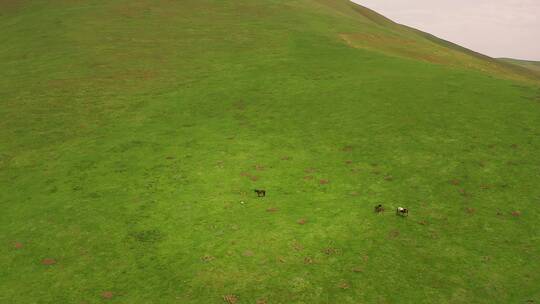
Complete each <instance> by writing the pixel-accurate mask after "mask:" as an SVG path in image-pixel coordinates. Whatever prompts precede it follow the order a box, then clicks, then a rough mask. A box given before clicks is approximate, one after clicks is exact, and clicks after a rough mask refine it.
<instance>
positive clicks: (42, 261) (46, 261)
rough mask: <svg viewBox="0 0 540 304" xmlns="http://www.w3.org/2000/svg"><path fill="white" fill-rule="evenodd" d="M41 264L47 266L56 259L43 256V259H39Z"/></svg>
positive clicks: (54, 262) (52, 263)
mask: <svg viewBox="0 0 540 304" xmlns="http://www.w3.org/2000/svg"><path fill="white" fill-rule="evenodd" d="M41 264H43V265H47V266H49V265H54V264H56V260H55V259H53V258H45V259H43V260H41Z"/></svg>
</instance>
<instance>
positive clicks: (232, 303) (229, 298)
mask: <svg viewBox="0 0 540 304" xmlns="http://www.w3.org/2000/svg"><path fill="white" fill-rule="evenodd" d="M223 301H225V302H226V303H228V304H236V303H237V302H238V297H237V296H235V295H232V294H230V295H224V296H223Z"/></svg>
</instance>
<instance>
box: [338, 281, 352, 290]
mask: <svg viewBox="0 0 540 304" xmlns="http://www.w3.org/2000/svg"><path fill="white" fill-rule="evenodd" d="M338 286H339V288H341V289H349V288H350V287H351V286H350V285H349V283H347V282H341V283H339V285H338Z"/></svg>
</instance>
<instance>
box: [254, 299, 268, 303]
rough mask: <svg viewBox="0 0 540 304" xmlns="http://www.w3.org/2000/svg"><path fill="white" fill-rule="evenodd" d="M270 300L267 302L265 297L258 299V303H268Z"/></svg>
mask: <svg viewBox="0 0 540 304" xmlns="http://www.w3.org/2000/svg"><path fill="white" fill-rule="evenodd" d="M267 303H268V302H266V300H265V299H258V300H257V302H256V304H267Z"/></svg>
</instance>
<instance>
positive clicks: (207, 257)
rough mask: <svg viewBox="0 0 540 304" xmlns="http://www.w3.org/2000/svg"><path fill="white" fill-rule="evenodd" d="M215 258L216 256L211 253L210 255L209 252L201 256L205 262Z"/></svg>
mask: <svg viewBox="0 0 540 304" xmlns="http://www.w3.org/2000/svg"><path fill="white" fill-rule="evenodd" d="M215 259H216V258H215V257H213V256H211V255H209V254H206V255H203V256H202V257H201V260H202V261H203V262H205V263H208V262H211V261H213V260H215Z"/></svg>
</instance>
